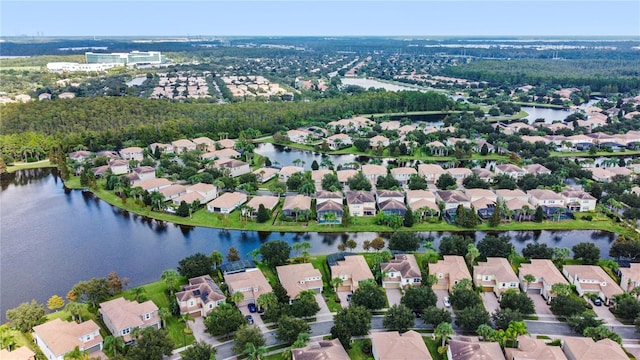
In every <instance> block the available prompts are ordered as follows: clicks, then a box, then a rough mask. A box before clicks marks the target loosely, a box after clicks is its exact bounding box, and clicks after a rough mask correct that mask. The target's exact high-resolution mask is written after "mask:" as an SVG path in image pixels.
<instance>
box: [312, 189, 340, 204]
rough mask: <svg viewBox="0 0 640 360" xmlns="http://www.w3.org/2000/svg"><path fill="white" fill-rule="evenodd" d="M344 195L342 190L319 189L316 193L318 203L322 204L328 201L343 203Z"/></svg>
mask: <svg viewBox="0 0 640 360" xmlns="http://www.w3.org/2000/svg"><path fill="white" fill-rule="evenodd" d="M343 199H344V196H343V195H342V192H340V191H318V192H317V193H316V204H318V205H319V204H322V203H324V202H327V201H333V202H336V203H338V204H340V205H342V201H343Z"/></svg>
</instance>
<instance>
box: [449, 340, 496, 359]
mask: <svg viewBox="0 0 640 360" xmlns="http://www.w3.org/2000/svg"><path fill="white" fill-rule="evenodd" d="M449 351H450V352H451V360H500V359H502V360H505V357H504V355H503V354H502V348H501V347H500V344H498V343H497V342H478V341H473V340H471V339H468V338H460V339H451V340H449Z"/></svg>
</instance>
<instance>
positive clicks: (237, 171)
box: [213, 159, 251, 177]
mask: <svg viewBox="0 0 640 360" xmlns="http://www.w3.org/2000/svg"><path fill="white" fill-rule="evenodd" d="M213 167H214V168H218V169H220V170H222V171H223V172H225V173H226V174H228V175H229V176H230V177H238V176H240V175H244V174H248V173H250V172H251V167H250V166H249V164H247V163H246V162H244V161H240V160H235V159H218V160H216V161H215V162H214V163H213Z"/></svg>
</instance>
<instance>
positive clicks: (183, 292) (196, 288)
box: [176, 275, 227, 317]
mask: <svg viewBox="0 0 640 360" xmlns="http://www.w3.org/2000/svg"><path fill="white" fill-rule="evenodd" d="M226 298H227V297H226V296H225V295H224V292H223V291H222V290H220V287H219V286H218V284H216V283H215V282H214V281H213V279H211V277H210V276H209V275H203V276H198V277H195V278H191V279H189V284H188V285H183V286H182V287H181V288H180V291H179V292H177V293H176V300H177V301H178V305H179V306H180V314H189V316H191V317H199V316H207V314H209V313H210V312H211V311H213V309H215V308H216V307H218V305H220V304H222V303H223V302H225V299H226Z"/></svg>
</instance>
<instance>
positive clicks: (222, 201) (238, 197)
mask: <svg viewBox="0 0 640 360" xmlns="http://www.w3.org/2000/svg"><path fill="white" fill-rule="evenodd" d="M246 202H247V194H243V193H240V192H231V193H224V194H222V195H220V196H219V197H218V198H216V199H214V200H212V201H210V202H209V203H208V204H207V211H208V212H219V213H221V214H230V213H231V212H232V211H233V210H235V209H237V208H239V207H240V206H241V205H242V204H244V203H246Z"/></svg>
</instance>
